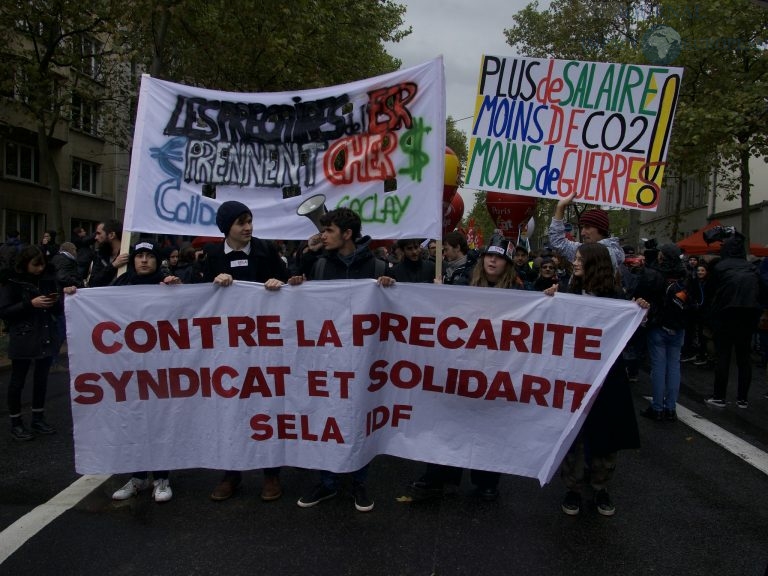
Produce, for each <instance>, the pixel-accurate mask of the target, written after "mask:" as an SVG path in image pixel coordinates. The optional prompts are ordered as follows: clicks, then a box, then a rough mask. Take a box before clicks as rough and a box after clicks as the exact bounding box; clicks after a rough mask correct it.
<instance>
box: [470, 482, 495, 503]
mask: <svg viewBox="0 0 768 576" xmlns="http://www.w3.org/2000/svg"><path fill="white" fill-rule="evenodd" d="M475 494H476V495H477V496H478V498H480V499H481V500H485V501H486V502H493V501H495V500H496V499H497V498H498V497H499V489H498V488H487V487H486V488H480V487H479V486H478V487H477V489H476V490H475Z"/></svg>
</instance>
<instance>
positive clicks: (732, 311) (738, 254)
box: [706, 232, 760, 408]
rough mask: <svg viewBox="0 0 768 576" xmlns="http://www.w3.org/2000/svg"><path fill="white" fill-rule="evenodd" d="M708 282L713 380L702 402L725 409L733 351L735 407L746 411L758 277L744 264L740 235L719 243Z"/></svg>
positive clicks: (742, 242) (750, 378) (744, 251)
mask: <svg viewBox="0 0 768 576" xmlns="http://www.w3.org/2000/svg"><path fill="white" fill-rule="evenodd" d="M710 282H711V283H712V288H713V290H714V294H713V296H712V307H711V309H710V321H711V324H712V330H713V333H714V344H715V381H714V391H713V393H712V397H711V398H708V399H707V400H706V402H707V404H708V405H709V406H713V407H715V408H723V407H725V405H726V401H725V393H726V390H727V388H728V372H729V370H730V365H731V353H732V352H733V351H734V350H735V352H736V368H737V370H738V386H737V389H736V406H738V407H739V408H747V405H748V404H747V394H748V393H749V385H750V383H751V382H752V362H751V359H750V350H751V342H752V335H753V334H754V332H755V330H757V324H758V320H759V319H760V276H759V274H758V271H757V266H755V265H754V264H752V263H751V262H748V261H747V250H746V245H745V238H744V236H743V235H742V234H740V233H738V232H736V233H734V234H733V235H732V236H731V237H730V238H726V239H725V240H723V243H722V245H721V247H720V260H719V261H718V262H717V263H716V264H715V265H714V266H713V267H712V270H711V275H710Z"/></svg>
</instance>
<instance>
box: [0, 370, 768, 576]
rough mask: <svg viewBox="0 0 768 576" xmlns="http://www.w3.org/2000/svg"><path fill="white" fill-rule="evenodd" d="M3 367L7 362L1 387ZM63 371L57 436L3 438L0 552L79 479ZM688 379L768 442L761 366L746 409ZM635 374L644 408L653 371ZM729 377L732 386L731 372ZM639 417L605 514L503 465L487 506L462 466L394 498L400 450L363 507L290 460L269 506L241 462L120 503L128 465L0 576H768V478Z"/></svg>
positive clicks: (695, 399)
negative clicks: (442, 484) (233, 476)
mask: <svg viewBox="0 0 768 576" xmlns="http://www.w3.org/2000/svg"><path fill="white" fill-rule="evenodd" d="M7 377H8V374H7V372H0V383H1V384H0V390H2V393H4V392H5V390H6V388H5V387H6V386H7ZM67 380H68V375H67V373H66V372H56V373H53V374H52V375H51V380H50V389H49V403H48V410H47V412H48V419H49V421H50V422H51V423H52V424H54V425H55V426H57V428H58V429H59V433H58V434H56V435H54V436H48V437H39V438H36V439H35V440H34V441H32V442H26V443H18V442H14V441H13V440H12V439H11V438H10V435H9V434H7V433H3V434H0V453H1V454H2V459H1V460H2V468H1V472H2V473H1V474H0V530H3V532H2V533H0V548H2V546H3V540H4V539H8V538H10V532H9V531H8V530H6V529H7V528H8V527H9V526H11V525H12V524H13V523H14V522H16V521H17V520H19V519H20V518H22V517H24V516H25V514H27V513H29V512H30V511H32V510H34V509H36V508H37V507H38V506H40V505H42V504H45V503H46V502H47V501H49V500H50V499H51V498H52V497H54V496H55V495H56V494H58V493H59V492H60V491H62V490H64V489H65V488H66V487H67V486H69V485H70V484H71V483H72V482H74V481H75V480H76V479H77V478H78V474H76V473H75V471H74V462H73V445H72V422H71V415H70V410H69V397H68V390H67ZM683 380H684V382H683V387H682V394H681V404H682V405H683V406H685V407H687V408H689V409H690V410H692V411H693V412H695V413H696V414H697V415H698V416H694V419H696V420H699V421H712V422H713V423H714V424H716V425H718V426H720V427H721V428H722V429H724V430H727V431H730V432H731V433H733V434H735V435H736V436H738V437H739V438H741V439H744V440H746V441H747V442H749V443H750V444H751V445H752V446H754V447H756V448H757V449H759V450H761V451H763V452H768V399H766V398H764V397H763V394H764V393H765V392H766V390H768V388H767V387H766V380H765V371H764V370H756V372H755V377H754V383H753V386H752V390H751V393H750V407H749V408H748V409H747V410H741V409H737V408H736V407H735V403H732V404H731V405H729V406H728V407H727V408H726V409H724V410H713V409H709V408H707V407H706V406H705V404H704V403H703V399H704V398H706V397H707V396H708V395H710V392H711V381H712V373H711V371H708V370H706V369H701V368H695V367H692V366H688V365H685V367H684V372H683ZM633 386H634V390H635V392H636V397H635V401H636V407H637V409H638V411H639V410H640V409H643V408H645V406H646V401H645V400H643V398H642V396H644V395H647V394H648V393H649V390H650V388H649V384H648V374H647V373H646V372H641V376H640V382H638V383H636V384H634V385H633ZM28 387H31V386H28ZM730 388H731V389H730V390H729V393H730V394H731V395H734V394H735V379H732V383H731V386H730ZM730 399H731V401H732V402H733V400H735V397H734V398H730ZM28 401H29V400H28V399H27V402H28ZM3 404H4V403H3ZM0 418H6V421H7V410H5V408H4V406H3V410H2V411H1V412H0ZM639 420H640V422H639V424H640V431H641V438H642V443H643V447H642V448H641V449H640V450H637V451H628V452H622V453H620V455H619V461H618V467H617V472H616V476H615V479H614V481H613V485H612V489H611V493H612V496H613V499H614V501H615V504H616V507H617V512H616V515H615V516H613V517H611V518H606V517H602V516H600V515H598V514H597V512H596V510H595V509H594V507H593V506H591V505H590V506H587V507H586V509H583V510H582V513H581V514H580V515H579V516H576V517H569V516H566V515H564V514H563V513H562V512H561V511H560V501H561V499H562V496H563V487H562V485H561V483H560V481H559V480H558V479H557V478H556V479H554V480H553V482H552V483H551V484H549V485H547V486H544V487H543V488H542V487H539V485H538V482H537V481H535V480H532V479H526V478H519V477H513V476H505V477H503V479H502V483H501V486H500V490H501V496H500V498H499V500H497V501H496V502H490V503H489V502H483V501H480V500H477V499H476V498H474V497H473V496H471V495H470V494H469V491H470V488H471V486H470V485H469V482H468V479H467V478H465V485H464V486H463V488H464V489H465V490H464V493H462V494H459V495H456V496H453V497H449V498H446V499H443V500H434V501H428V502H422V503H418V504H413V503H411V504H408V503H401V502H398V500H397V499H398V497H400V496H402V495H404V494H405V493H406V489H405V486H406V484H407V483H408V482H409V481H410V480H412V479H415V478H416V477H418V476H419V475H420V473H421V471H422V468H423V465H421V464H419V463H417V462H411V461H406V460H402V459H398V458H393V457H378V458H376V459H375V460H374V463H373V465H372V469H371V477H370V481H369V483H370V492H371V494H372V495H373V496H374V497H375V500H376V508H375V510H374V511H373V512H371V513H367V514H363V513H359V512H357V511H356V510H355V509H354V506H353V503H352V499H351V496H350V495H349V494H348V493H345V494H341V495H340V496H339V497H337V498H335V499H333V500H329V501H327V502H323V503H322V504H320V505H318V506H316V507H314V508H310V509H302V508H299V507H298V506H296V500H297V499H298V497H299V496H300V495H301V493H302V492H303V491H304V490H305V489H306V488H307V487H308V486H309V485H311V484H312V483H313V482H314V481H315V480H316V476H315V473H314V472H312V471H308V470H301V469H294V468H285V469H283V473H282V484H283V491H284V495H283V497H282V498H281V499H280V500H277V501H275V502H270V503H264V502H262V501H260V499H259V491H260V487H261V473H260V472H257V471H254V472H248V473H246V474H245V481H244V485H243V487H242V489H241V490H240V491H239V492H238V494H237V495H236V497H234V498H232V499H231V500H228V501H226V502H213V501H211V500H209V499H208V494H209V493H210V491H211V489H212V488H213V486H214V484H215V483H216V481H217V480H218V478H219V473H218V472H215V471H211V470H197V469H195V470H181V471H174V472H172V474H171V484H172V487H173V490H174V498H173V500H172V501H171V502H168V503H166V504H156V503H154V502H153V501H152V500H151V497H150V493H149V491H147V492H143V493H141V495H140V496H139V497H138V498H135V499H132V500H129V501H126V502H122V503H114V502H112V500H111V499H110V494H111V493H112V491H113V490H115V489H117V488H118V487H119V486H121V485H122V484H123V483H124V482H125V481H126V480H127V476H125V475H121V476H116V477H112V478H110V479H108V480H107V481H106V482H105V483H104V484H102V485H101V486H99V487H98V488H96V489H95V490H93V491H92V492H91V493H90V494H89V495H87V496H86V497H85V498H84V499H83V500H81V501H80V502H79V503H77V504H76V505H75V506H74V507H73V508H71V509H69V510H67V511H66V512H64V513H63V514H62V515H61V516H59V517H58V518H57V519H56V520H54V521H53V522H52V523H50V524H49V525H48V526H46V527H45V528H43V529H42V530H41V531H40V532H39V533H37V534H36V535H34V536H32V537H31V538H30V539H29V540H28V541H26V543H24V544H23V545H22V546H21V547H20V548H19V549H18V550H17V551H16V552H15V553H13V554H12V555H11V556H10V557H9V558H7V559H6V560H5V561H4V562H2V563H0V575H3V576H5V575H14V576H15V575H35V576H47V575H56V576H61V575H83V576H85V575H94V576H96V575H98V576H102V575H104V574H110V575H122V574H130V575H132V574H142V575H154V574H157V575H160V574H162V575H176V574H178V575H192V574H194V575H197V574H200V575H207V574H234V575H238V574H247V575H253V574H269V575H276V576H282V575H299V574H301V575H317V576H324V575H329V576H330V575H333V576H337V575H347V574H349V575H371V576H378V575H381V576H393V575H420V576H421V575H423V576H430V575H436V576H448V575H463V574H467V575H470V574H471V575H511V574H526V575H528V574H530V575H561V574H563V575H565V574H574V575H592V574H595V575H598V574H599V575H601V576H602V575H614V574H615V575H649V574H658V575H667V574H669V575H673V574H675V575H702V576H708V575H718V576H729V575H733V576H763V575H764V574H766V573H768V572H766V570H767V567H768V476H766V474H765V473H764V472H761V471H759V470H758V469H756V468H755V467H753V466H752V465H750V464H748V463H746V462H745V461H743V460H742V459H740V458H739V457H737V456H736V455H734V454H732V453H730V452H728V451H727V450H725V449H724V448H722V447H721V446H720V445H718V444H716V443H715V442H713V441H712V440H710V439H709V438H707V437H705V436H703V435H702V434H700V433H698V432H696V431H694V430H693V429H692V428H691V427H689V426H688V425H686V424H685V423H683V422H677V423H668V422H663V423H656V422H650V421H648V420H645V419H643V418H639ZM38 510H40V509H38ZM15 533H16V532H14V534H15ZM6 541H7V540H6Z"/></svg>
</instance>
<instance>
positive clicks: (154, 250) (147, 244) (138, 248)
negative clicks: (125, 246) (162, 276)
mask: <svg viewBox="0 0 768 576" xmlns="http://www.w3.org/2000/svg"><path fill="white" fill-rule="evenodd" d="M141 252H149V253H150V254H152V255H153V256H154V257H155V258H157V262H158V264H159V262H160V260H161V258H162V255H161V253H160V247H159V246H158V245H157V244H156V243H155V242H154V241H153V240H150V239H139V241H138V242H137V243H136V244H135V245H134V246H133V248H132V250H131V259H133V258H134V257H135V256H136V255H137V254H140V253H141Z"/></svg>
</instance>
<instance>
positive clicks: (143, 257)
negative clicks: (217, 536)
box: [112, 240, 181, 503]
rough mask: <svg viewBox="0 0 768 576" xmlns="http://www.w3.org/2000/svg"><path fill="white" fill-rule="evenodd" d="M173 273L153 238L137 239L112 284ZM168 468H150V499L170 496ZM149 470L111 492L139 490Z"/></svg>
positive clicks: (117, 495)
mask: <svg viewBox="0 0 768 576" xmlns="http://www.w3.org/2000/svg"><path fill="white" fill-rule="evenodd" d="M180 283H181V281H180V280H179V279H178V278H177V277H176V276H169V275H167V274H165V273H164V272H163V271H162V270H161V269H160V251H159V249H158V247H157V244H156V243H155V242H154V241H152V240H139V242H138V243H137V244H135V245H134V246H133V248H132V249H131V253H130V258H129V260H128V270H127V271H126V273H125V274H122V275H120V276H118V277H117V278H115V280H114V281H113V282H112V286H138V285H144V286H146V285H149V284H180ZM169 475H170V473H169V471H168V470H156V471H154V472H152V478H153V480H154V481H153V482H152V499H153V500H154V501H155V502H158V503H159V502H168V501H169V500H170V499H171V498H173V491H172V490H171V484H170V482H169V480H168V477H169ZM149 486H150V482H149V472H147V471H140V472H134V473H133V474H132V475H131V478H130V479H129V480H128V482H126V483H125V485H123V487H122V488H120V489H119V490H116V491H115V492H114V493H113V494H112V499H113V500H127V499H129V498H132V497H133V496H136V495H137V494H138V493H139V492H140V491H142V490H146V489H147V488H149Z"/></svg>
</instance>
